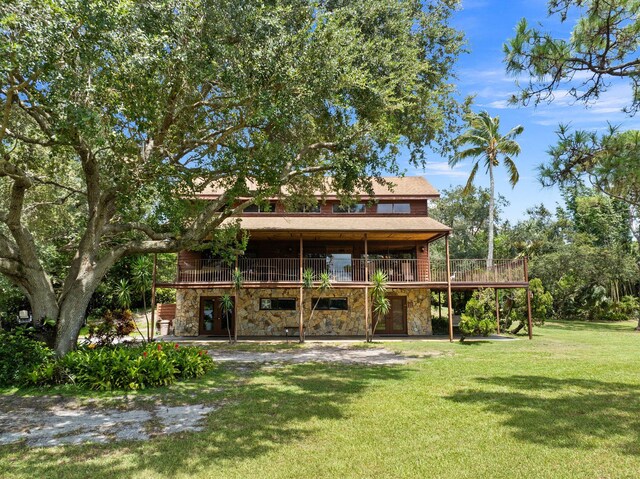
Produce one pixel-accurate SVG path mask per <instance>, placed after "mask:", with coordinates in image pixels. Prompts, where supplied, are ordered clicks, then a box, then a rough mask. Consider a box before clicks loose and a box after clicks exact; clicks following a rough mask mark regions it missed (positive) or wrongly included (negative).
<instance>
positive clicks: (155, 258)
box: [150, 253, 158, 341]
mask: <svg viewBox="0 0 640 479" xmlns="http://www.w3.org/2000/svg"><path fill="white" fill-rule="evenodd" d="M157 271H158V254H157V253H154V254H153V272H152V273H151V334H150V336H151V341H153V340H154V338H155V330H154V328H155V325H156V276H157Z"/></svg>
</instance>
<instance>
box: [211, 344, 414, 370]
mask: <svg viewBox="0 0 640 479" xmlns="http://www.w3.org/2000/svg"><path fill="white" fill-rule="evenodd" d="M209 355H210V356H211V357H212V358H213V359H214V360H215V361H228V362H238V363H280V362H284V363H294V364H299V363H312V362H319V363H344V364H363V365H372V366H385V365H389V366H391V365H398V364H407V363H408V362H410V361H412V360H413V358H410V357H406V356H402V355H400V354H397V353H394V352H392V351H389V350H388V349H384V348H374V347H372V348H345V347H337V346H324V345H323V346H316V345H313V346H307V347H305V348H301V349H294V350H291V351H275V352H266V351H241V350H236V351H233V350H219V349H213V350H209Z"/></svg>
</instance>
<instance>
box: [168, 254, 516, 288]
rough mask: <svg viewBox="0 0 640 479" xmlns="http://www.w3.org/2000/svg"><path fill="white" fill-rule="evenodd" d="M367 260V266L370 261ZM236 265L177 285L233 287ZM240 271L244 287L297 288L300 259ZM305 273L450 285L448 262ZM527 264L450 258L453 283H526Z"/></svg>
mask: <svg viewBox="0 0 640 479" xmlns="http://www.w3.org/2000/svg"><path fill="white" fill-rule="evenodd" d="M367 261H368V264H366V262H367ZM234 269H235V264H234V263H230V262H227V261H222V260H194V261H190V262H188V263H185V264H181V265H179V267H178V273H177V277H176V281H175V282H176V283H231V282H233V271H234ZM238 269H239V270H240V272H241V273H242V279H243V282H245V283H299V282H300V280H301V278H300V260H299V259H298V258H240V259H239V260H238ZM302 269H303V270H304V269H311V270H312V271H313V272H314V277H315V278H316V279H318V278H319V277H320V275H321V274H322V273H327V274H328V275H329V278H330V279H331V281H332V282H334V283H364V282H366V271H367V270H368V271H369V278H371V275H372V274H373V273H374V272H375V271H377V270H380V271H383V272H384V273H385V274H386V275H387V278H388V281H389V283H395V284H397V283H446V282H447V268H446V262H445V260H431V261H428V260H426V259H369V260H366V259H363V258H359V259H350V260H349V259H345V260H343V259H339V258H334V259H333V260H327V259H326V258H318V259H313V258H305V259H303V262H302ZM526 281H527V279H526V276H525V264H524V260H523V259H515V260H505V259H498V260H494V261H493V265H492V266H491V267H487V261H486V259H452V260H451V282H452V283H453V284H460V283H473V284H480V285H482V284H503V283H525V282H526Z"/></svg>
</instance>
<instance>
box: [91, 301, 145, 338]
mask: <svg viewBox="0 0 640 479" xmlns="http://www.w3.org/2000/svg"><path fill="white" fill-rule="evenodd" d="M87 324H88V327H89V340H90V341H91V342H92V343H94V344H96V345H98V346H106V345H110V344H113V343H114V341H116V340H117V339H121V338H123V337H125V336H128V335H129V334H131V333H132V332H134V331H135V330H136V324H135V322H134V320H133V314H131V311H130V310H128V309H116V310H113V311H112V310H106V311H105V312H104V313H103V314H102V316H101V317H100V318H91V319H90V320H89V321H87Z"/></svg>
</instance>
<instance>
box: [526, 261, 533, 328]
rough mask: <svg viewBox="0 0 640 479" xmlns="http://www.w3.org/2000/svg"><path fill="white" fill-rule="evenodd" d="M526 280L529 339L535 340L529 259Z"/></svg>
mask: <svg viewBox="0 0 640 479" xmlns="http://www.w3.org/2000/svg"><path fill="white" fill-rule="evenodd" d="M524 280H525V281H526V282H527V291H526V292H527V325H528V326H529V339H533V320H532V318H531V291H530V290H529V286H528V284H529V258H527V257H526V256H525V258H524Z"/></svg>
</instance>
